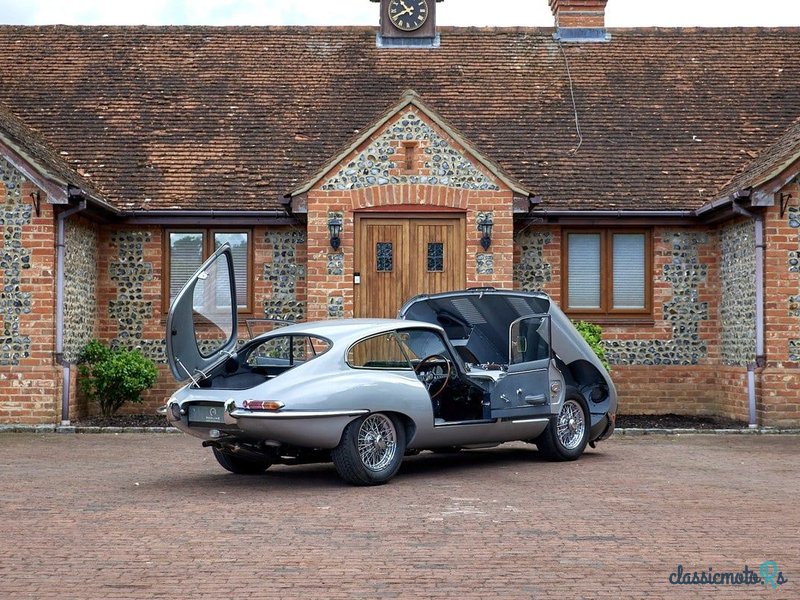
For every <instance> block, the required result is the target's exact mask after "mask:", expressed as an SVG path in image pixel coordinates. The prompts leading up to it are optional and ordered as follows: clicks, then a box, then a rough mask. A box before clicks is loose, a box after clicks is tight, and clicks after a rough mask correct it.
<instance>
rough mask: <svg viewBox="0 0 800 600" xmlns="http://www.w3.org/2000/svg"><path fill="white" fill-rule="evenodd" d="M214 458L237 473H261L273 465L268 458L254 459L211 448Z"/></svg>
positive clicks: (225, 467) (227, 469)
mask: <svg viewBox="0 0 800 600" xmlns="http://www.w3.org/2000/svg"><path fill="white" fill-rule="evenodd" d="M211 450H212V452H213V453H214V458H216V459H217V462H218V463H219V464H220V465H222V468H223V469H225V470H226V471H230V472H231V473H236V474H237V475H260V474H261V473H263V472H264V471H266V470H267V469H269V468H270V467H271V466H272V463H271V462H269V461H268V460H263V461H262V460H252V459H249V458H241V457H239V456H233V455H232V454H228V453H227V452H223V451H222V450H218V449H217V448H213V447H212V448H211Z"/></svg>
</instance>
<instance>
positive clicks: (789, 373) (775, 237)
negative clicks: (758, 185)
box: [761, 183, 800, 426]
mask: <svg viewBox="0 0 800 600" xmlns="http://www.w3.org/2000/svg"><path fill="white" fill-rule="evenodd" d="M782 193H783V194H786V195H789V194H791V197H790V198H789V201H788V205H787V209H788V210H787V211H786V212H785V213H784V214H783V215H782V216H781V214H780V202H779V200H780V194H776V203H775V204H776V205H775V206H773V207H771V208H769V209H768V210H767V211H766V215H765V219H764V229H765V242H766V248H765V252H764V279H765V282H766V291H765V320H766V327H765V332H764V333H765V351H766V358H767V364H766V366H765V368H764V369H763V371H762V372H761V385H762V388H763V398H762V404H761V415H762V417H763V422H764V423H765V424H769V425H789V424H793V425H795V426H796V425H797V424H798V423H800V362H798V361H797V360H790V346H789V344H790V341H792V340H798V341H797V344H798V346H797V347H796V349H795V350H794V353H795V354H800V306H799V305H800V303H798V301H797V298H798V297H800V273H798V272H797V271H793V272H792V271H790V266H792V265H790V260H792V259H798V258H800V228H798V227H796V226H795V227H793V226H791V224H790V221H791V220H792V219H793V220H794V221H795V222H796V221H797V219H798V218H800V186H798V184H796V183H793V184H789V185H787V186H786V187H785V188H784V189H783V190H782ZM784 197H786V196H784ZM792 297H795V298H796V300H795V301H794V302H792V301H791V298H792Z"/></svg>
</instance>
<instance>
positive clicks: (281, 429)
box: [165, 246, 617, 485]
mask: <svg viewBox="0 0 800 600" xmlns="http://www.w3.org/2000/svg"><path fill="white" fill-rule="evenodd" d="M236 298H237V296H236V282H235V280H234V277H233V261H232V257H231V252H230V249H229V248H228V247H226V246H223V247H222V248H221V249H220V250H219V251H217V252H216V253H215V254H214V255H213V256H212V257H211V258H209V259H208V261H206V262H205V263H204V264H203V266H202V267H201V268H200V270H199V271H198V272H197V273H196V274H195V275H194V276H193V277H192V278H191V279H190V280H189V281H188V282H187V284H186V285H185V286H184V288H183V289H182V290H181V292H180V293H179V294H178V295H177V296H176V298H175V301H174V302H173V304H172V307H171V309H170V312H169V317H168V319H167V356H168V361H169V365H170V368H171V370H172V373H173V375H174V376H175V377H176V378H177V379H178V380H186V379H188V380H190V381H189V383H188V384H187V385H185V386H184V387H182V388H181V389H179V390H178V391H177V392H175V394H173V396H172V397H171V398H170V399H169V402H168V403H167V406H166V407H165V412H166V415H167V419H168V420H169V421H170V422H171V423H172V424H173V425H174V426H175V427H178V428H179V429H181V430H183V431H185V432H187V433H189V434H191V435H193V436H196V437H198V438H200V439H202V440H203V446H211V449H212V451H213V453H214V456H215V457H216V459H217V460H218V461H219V463H220V465H222V466H223V467H224V468H225V469H227V470H228V471H231V472H233V473H240V474H254V473H261V472H263V471H264V470H265V469H267V468H268V467H269V466H270V465H272V464H275V463H283V464H298V463H307V462H319V461H328V460H332V461H333V464H334V466H335V467H336V470H337V472H338V473H339V475H340V476H341V477H342V478H343V479H344V480H346V481H348V482H349V483H352V484H356V485H375V484H380V483H385V482H386V481H388V480H389V479H390V478H391V477H392V476H393V475H394V474H395V473H397V470H398V469H399V467H400V463H401V462H402V460H403V456H404V455H406V454H411V453H417V452H419V451H421V450H433V451H455V450H458V449H462V448H471V447H472V448H474V447H482V448H483V447H488V446H493V445H497V444H500V443H502V442H508V441H512V440H524V441H527V442H532V443H534V444H536V446H537V447H538V448H539V451H540V452H541V453H542V454H544V455H546V456H547V457H548V458H551V459H554V460H574V459H576V458H578V457H579V456H580V455H581V453H582V452H583V450H584V448H585V447H586V444H587V443H588V444H592V445H593V446H594V444H595V443H596V442H598V441H600V440H603V439H605V438H607V437H608V436H610V435H611V433H612V432H613V430H614V419H615V411H616V404H617V397H616V391H615V389H614V384H613V383H612V382H611V379H610V378H609V375H608V373H607V372H606V370H605V369H604V368H603V366H602V365H601V363H600V362H599V361H598V359H597V357H596V356H595V354H594V352H593V351H592V350H591V348H590V347H589V346H588V344H586V342H585V341H584V340H583V338H582V337H581V335H580V334H579V333H578V332H577V331H576V330H575V328H574V327H573V326H572V324H571V323H570V321H569V319H568V318H567V317H566V316H565V315H564V313H563V312H561V310H559V308H558V307H557V306H556V305H555V304H554V303H553V302H552V301H551V300H550V299H549V298H548V297H547V296H546V295H544V294H538V293H525V292H512V291H501V290H495V289H492V288H482V289H471V290H466V291H459V292H449V293H444V294H437V295H431V296H417V297H415V298H412V299H411V300H409V301H408V302H406V304H405V305H404V306H403V307H402V308H401V311H400V315H399V317H400V318H398V319H348V320H331V321H320V322H314V323H298V324H292V325H288V326H285V327H281V328H278V329H275V330H273V331H271V332H268V333H266V334H263V335H260V336H258V337H256V338H254V339H252V340H250V341H248V342H246V343H243V344H237V335H236V331H237V315H236V312H237V310H236Z"/></svg>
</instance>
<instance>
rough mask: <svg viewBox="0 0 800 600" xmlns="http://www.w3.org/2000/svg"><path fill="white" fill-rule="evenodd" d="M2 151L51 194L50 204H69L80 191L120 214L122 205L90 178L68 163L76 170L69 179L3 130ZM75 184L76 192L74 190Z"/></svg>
mask: <svg viewBox="0 0 800 600" xmlns="http://www.w3.org/2000/svg"><path fill="white" fill-rule="evenodd" d="M0 154H2V155H3V156H4V157H5V158H6V159H7V160H8V161H9V162H10V163H11V164H12V165H13V166H14V168H16V169H18V170H19V172H20V173H22V174H23V175H24V176H25V177H26V178H27V179H29V180H30V181H32V182H33V183H34V184H35V185H36V186H37V187H39V188H40V189H41V190H42V191H44V192H45V193H46V194H47V201H48V202H49V203H50V204H68V203H69V200H70V197H71V196H74V195H80V196H83V197H85V198H86V199H87V200H90V201H91V202H93V203H94V204H96V205H97V206H99V207H101V208H103V209H105V210H108V211H110V212H112V213H114V214H119V212H120V211H119V209H118V208H117V207H115V206H114V205H112V204H111V203H110V202H108V201H107V200H105V199H104V198H103V197H102V196H100V195H99V194H98V193H97V192H96V191H95V190H94V189H93V188H91V187H89V186H87V185H86V183H87V182H86V181H85V180H84V178H83V177H81V176H80V174H79V173H77V171H74V169H73V168H72V167H71V166H69V165H67V164H66V163H64V170H65V171H67V172H70V171H72V172H74V173H75V177H74V179H72V180H69V179H67V178H65V177H63V176H62V175H61V174H59V173H58V172H56V171H55V170H53V169H50V168H48V167H47V166H46V165H45V164H44V162H43V161H41V160H37V158H36V157H34V156H32V155H31V154H30V153H29V152H28V151H26V150H25V149H24V148H23V147H22V146H21V145H20V144H19V143H18V142H16V141H15V140H14V139H13V138H12V137H10V136H8V135H6V134H5V132H4V131H2V130H0ZM70 188H74V189H75V190H76V192H72V191H71V189H70Z"/></svg>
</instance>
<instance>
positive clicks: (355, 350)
mask: <svg viewBox="0 0 800 600" xmlns="http://www.w3.org/2000/svg"><path fill="white" fill-rule="evenodd" d="M347 364H349V365H350V366H351V367H356V368H362V369H410V368H411V364H410V363H409V362H408V359H407V358H406V355H405V354H404V353H403V351H402V350H401V349H400V344H399V343H398V341H397V336H396V335H395V334H394V333H388V334H381V335H376V336H374V337H371V338H367V339H366V340H361V341H360V342H357V343H355V344H353V347H352V348H350V350H349V352H348V353H347Z"/></svg>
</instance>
